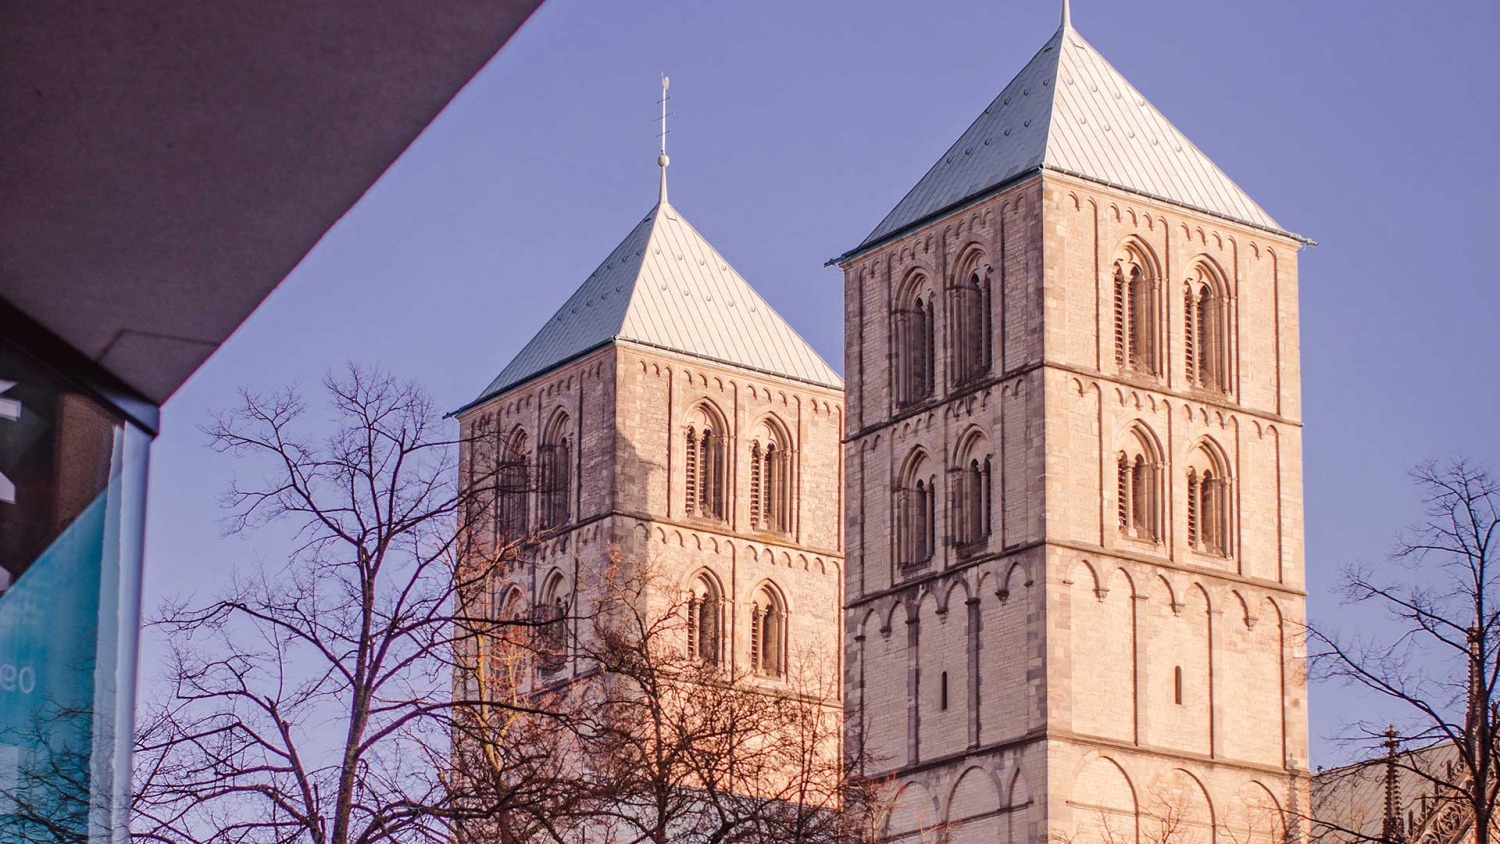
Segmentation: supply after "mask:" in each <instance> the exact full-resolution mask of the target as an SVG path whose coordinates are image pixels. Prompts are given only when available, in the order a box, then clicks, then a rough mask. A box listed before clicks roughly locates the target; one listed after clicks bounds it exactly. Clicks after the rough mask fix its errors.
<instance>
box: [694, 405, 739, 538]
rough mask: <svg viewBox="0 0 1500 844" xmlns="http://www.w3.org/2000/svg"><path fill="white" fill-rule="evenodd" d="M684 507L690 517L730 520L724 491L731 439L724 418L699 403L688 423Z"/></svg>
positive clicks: (707, 406)
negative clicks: (727, 454)
mask: <svg viewBox="0 0 1500 844" xmlns="http://www.w3.org/2000/svg"><path fill="white" fill-rule="evenodd" d="M686 439H687V443H686V445H687V459H686V461H685V468H684V471H685V473H686V478H685V483H684V485H683V490H684V495H685V501H684V507H685V509H686V511H687V514H688V515H689V516H697V517H699V518H704V519H713V520H716V521H724V520H725V519H726V518H727V513H728V509H727V495H726V490H725V481H726V475H725V468H726V466H725V464H726V462H727V461H726V459H725V458H726V453H725V452H726V450H727V449H726V446H727V443H728V440H729V437H728V432H727V426H726V425H725V424H724V421H723V417H722V416H720V415H719V414H718V412H717V411H715V410H714V409H713V408H712V407H710V406H709V405H707V404H706V403H705V404H700V405H699V406H698V407H697V408H695V409H694V411H693V413H692V416H691V419H690V421H689V423H688V428H687V433H686Z"/></svg>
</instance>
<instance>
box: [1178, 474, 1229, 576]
mask: <svg viewBox="0 0 1500 844" xmlns="http://www.w3.org/2000/svg"><path fill="white" fill-rule="evenodd" d="M1187 517H1188V545H1190V546H1192V548H1193V549H1194V550H1196V551H1200V552H1202V553H1204V554H1214V555H1216V556H1220V557H1227V556H1228V555H1229V482H1228V481H1226V480H1225V479H1224V478H1222V477H1218V476H1216V475H1215V474H1214V472H1213V470H1212V469H1206V470H1204V471H1203V473H1202V474H1201V475H1200V474H1199V473H1198V471H1197V470H1196V469H1189V470H1188V501H1187Z"/></svg>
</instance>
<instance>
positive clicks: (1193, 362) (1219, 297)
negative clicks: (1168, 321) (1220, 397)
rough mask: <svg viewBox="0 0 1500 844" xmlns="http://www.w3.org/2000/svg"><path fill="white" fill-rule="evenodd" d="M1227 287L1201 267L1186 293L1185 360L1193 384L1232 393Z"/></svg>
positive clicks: (1184, 304) (1195, 272)
mask: <svg viewBox="0 0 1500 844" xmlns="http://www.w3.org/2000/svg"><path fill="white" fill-rule="evenodd" d="M1225 290H1226V287H1225V285H1224V283H1223V281H1222V280H1221V279H1220V278H1219V277H1218V275H1217V273H1214V272H1213V271H1211V270H1210V269H1209V268H1208V267H1205V266H1203V265H1202V264H1199V265H1198V267H1197V269H1196V270H1195V271H1194V274H1193V277H1192V278H1191V279H1189V280H1188V282H1187V284H1186V285H1185V287H1184V290H1183V303H1182V313H1183V338H1184V339H1183V359H1184V365H1185V369H1186V372H1185V373H1184V374H1185V375H1186V377H1187V381H1188V383H1189V384H1191V385H1193V386H1195V387H1200V388H1202V389H1205V390H1213V391H1215V392H1220V393H1225V392H1228V391H1229V390H1228V385H1229V366H1228V362H1229V343H1228V331H1227V330H1226V326H1227V325H1228V322H1229V319H1228V315H1227V311H1228V302H1229V299H1228V296H1227V295H1226V294H1225Z"/></svg>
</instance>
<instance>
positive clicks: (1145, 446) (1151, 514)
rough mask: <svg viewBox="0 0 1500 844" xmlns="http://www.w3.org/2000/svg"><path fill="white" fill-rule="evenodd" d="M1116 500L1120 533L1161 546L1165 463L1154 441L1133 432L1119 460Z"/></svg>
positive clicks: (1116, 465) (1139, 432) (1144, 435)
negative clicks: (1163, 470) (1162, 484)
mask: <svg viewBox="0 0 1500 844" xmlns="http://www.w3.org/2000/svg"><path fill="white" fill-rule="evenodd" d="M1115 472H1116V475H1115V496H1116V501H1115V504H1116V507H1117V511H1118V516H1119V527H1120V533H1121V534H1123V535H1125V536H1129V537H1131V538H1133V539H1139V540H1143V541H1146V542H1153V543H1155V542H1160V541H1161V536H1162V531H1161V519H1162V506H1161V498H1162V495H1161V483H1162V459H1161V453H1160V451H1159V450H1157V449H1156V447H1155V441H1154V438H1152V437H1150V435H1149V434H1146V433H1144V432H1143V431H1141V430H1135V431H1132V432H1131V434H1130V435H1129V436H1128V437H1127V438H1126V444H1125V446H1124V447H1123V448H1122V449H1121V450H1120V451H1119V453H1118V454H1117V455H1116V459H1115Z"/></svg>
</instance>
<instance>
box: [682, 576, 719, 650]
mask: <svg viewBox="0 0 1500 844" xmlns="http://www.w3.org/2000/svg"><path fill="white" fill-rule="evenodd" d="M722 596H723V593H722V592H721V591H720V590H719V584H718V582H717V581H715V580H714V578H713V577H712V576H711V575H709V574H708V573H707V572H704V573H703V574H700V575H698V576H697V577H696V578H694V579H693V582H692V584H691V586H690V587H689V588H688V597H687V608H686V609H687V640H688V641H687V653H688V658H689V659H693V660H697V661H698V662H701V663H703V664H704V665H710V666H713V665H718V664H719V660H720V657H721V655H722V654H723V648H724V636H723V623H722V620H723V613H724V599H723V597H722Z"/></svg>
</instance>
